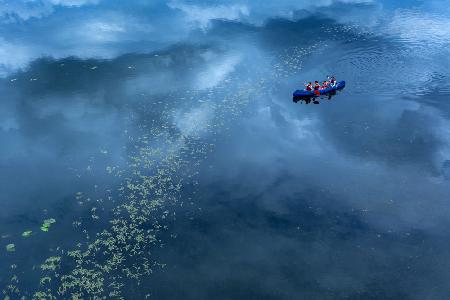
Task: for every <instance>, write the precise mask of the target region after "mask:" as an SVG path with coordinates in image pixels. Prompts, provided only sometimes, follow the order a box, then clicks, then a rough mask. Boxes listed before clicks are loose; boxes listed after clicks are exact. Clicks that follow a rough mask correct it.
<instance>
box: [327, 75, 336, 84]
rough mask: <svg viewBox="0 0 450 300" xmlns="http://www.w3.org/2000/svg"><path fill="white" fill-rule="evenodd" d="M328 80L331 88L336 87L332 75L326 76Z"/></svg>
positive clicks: (334, 78)
mask: <svg viewBox="0 0 450 300" xmlns="http://www.w3.org/2000/svg"><path fill="white" fill-rule="evenodd" d="M328 80H329V81H330V85H331V86H335V85H336V77H334V75H331V76H328Z"/></svg>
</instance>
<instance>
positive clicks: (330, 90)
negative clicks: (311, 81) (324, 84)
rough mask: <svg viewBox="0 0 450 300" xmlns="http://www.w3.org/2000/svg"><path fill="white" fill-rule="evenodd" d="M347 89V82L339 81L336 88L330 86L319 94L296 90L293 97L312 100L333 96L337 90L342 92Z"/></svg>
mask: <svg viewBox="0 0 450 300" xmlns="http://www.w3.org/2000/svg"><path fill="white" fill-rule="evenodd" d="M344 87H345V81H339V82H338V83H337V84H336V85H335V86H333V87H332V86H330V87H328V88H326V89H323V90H319V93H320V94H318V93H315V92H316V91H306V90H296V91H295V92H294V94H293V95H292V96H293V97H294V99H302V98H311V97H319V96H321V95H327V94H331V93H333V92H335V91H337V90H342V89H343V88H344Z"/></svg>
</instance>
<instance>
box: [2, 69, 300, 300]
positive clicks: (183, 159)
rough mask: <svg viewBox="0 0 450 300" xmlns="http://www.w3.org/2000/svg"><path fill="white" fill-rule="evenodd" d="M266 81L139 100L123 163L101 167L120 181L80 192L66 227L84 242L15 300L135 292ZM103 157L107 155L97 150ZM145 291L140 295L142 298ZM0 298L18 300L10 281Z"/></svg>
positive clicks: (48, 262)
mask: <svg viewBox="0 0 450 300" xmlns="http://www.w3.org/2000/svg"><path fill="white" fill-rule="evenodd" d="M293 63H299V64H300V62H297V61H295V62H293ZM280 68H285V66H284V65H280ZM280 72H281V71H280ZM280 74H281V73H280ZM268 81H270V80H264V79H262V78H258V79H257V80H256V81H252V80H250V79H249V80H247V81H241V79H240V78H236V79H234V78H227V79H225V80H224V81H223V83H221V84H220V85H218V86H216V87H214V88H210V89H206V90H186V91H183V93H184V97H179V96H177V95H172V94H170V93H168V94H166V95H164V98H162V96H161V99H159V98H158V97H157V96H155V97H154V98H150V99H144V100H145V101H142V103H141V104H140V105H141V106H140V108H139V109H138V111H137V112H134V113H133V114H132V115H130V120H129V121H130V124H131V126H130V130H128V129H126V130H124V134H126V135H127V138H128V141H129V143H128V145H127V155H128V156H127V164H126V165H125V166H122V167H119V166H114V165H111V166H105V168H104V170H105V174H107V175H109V176H114V178H115V179H116V178H117V179H118V180H117V181H119V182H120V183H119V184H118V187H117V188H115V189H114V191H112V192H111V191H110V192H107V193H106V195H101V196H100V197H99V199H96V198H94V197H90V195H89V196H88V193H85V191H83V192H77V193H76V194H75V195H74V204H76V207H77V208H79V209H80V210H82V211H83V215H82V216H80V217H79V218H75V219H74V220H73V221H72V222H71V224H72V226H71V228H73V229H74V230H76V231H77V233H79V234H80V235H81V238H80V235H77V239H74V241H73V246H70V247H66V248H64V249H63V248H60V247H58V248H57V249H56V250H51V251H52V253H51V255H50V254H49V256H48V257H47V258H46V259H45V260H44V262H43V263H42V264H40V268H36V269H37V270H39V272H40V274H39V275H40V277H39V281H38V282H37V283H36V288H35V289H33V291H30V292H26V293H22V294H21V295H20V296H24V295H26V296H27V297H26V298H27V299H28V298H32V299H109V298H117V299H123V298H124V297H125V296H124V293H125V292H124V290H126V289H127V288H129V287H127V285H128V284H129V283H130V282H133V286H135V285H140V284H141V282H142V280H143V278H146V277H147V276H149V275H151V274H153V273H154V272H155V271H156V270H157V269H159V268H162V267H164V264H163V263H162V262H159V261H158V259H157V258H156V257H154V254H153V253H154V252H155V249H157V248H160V247H163V246H164V243H165V241H164V239H165V236H171V237H176V234H167V235H164V232H166V231H167V230H169V229H170V221H171V220H174V219H175V218H176V214H175V210H174V207H175V206H176V205H182V204H183V203H184V199H181V192H182V189H183V188H184V187H185V186H195V185H197V184H198V179H197V176H198V175H199V174H198V169H199V166H200V164H201V162H202V161H204V160H205V159H206V158H207V156H208V154H209V153H210V152H211V151H213V149H214V147H215V142H216V140H217V139H218V136H219V135H220V134H222V133H223V132H224V131H226V130H227V129H228V128H229V126H230V124H231V123H232V121H233V119H234V118H236V117H238V116H240V115H241V114H242V111H243V108H244V107H245V106H246V105H247V104H248V102H249V101H250V100H251V99H252V98H254V97H257V96H256V95H257V94H258V93H259V91H262V90H265V85H266V82H268ZM165 98H168V99H169V100H168V99H165ZM186 99H188V100H189V101H187V100H186ZM136 128H137V129H136ZM131 129H133V130H131ZM130 132H133V133H130ZM97 151H98V150H97ZM111 151H113V150H111ZM100 154H102V155H103V156H104V155H109V154H110V151H107V150H105V149H101V150H100ZM191 202H192V201H191ZM55 222H56V220H55V219H47V220H44V222H43V224H42V225H41V227H40V229H41V230H42V231H44V232H47V231H49V228H50V227H51V225H52V224H54V223H55ZM92 224H95V226H91V225H92ZM26 232H28V231H26ZM24 234H25V232H24ZM29 234H31V231H30V233H29ZM23 236H24V235H23ZM27 236H29V235H27ZM24 237H25V236H24ZM147 292H148V291H142V293H143V296H144V295H145V296H147V295H149V294H148V293H147ZM3 293H4V295H5V296H7V297H12V298H20V296H19V292H18V289H16V283H14V282H12V281H11V284H9V285H8V287H7V288H5V289H4V290H3ZM30 295H31V296H30Z"/></svg>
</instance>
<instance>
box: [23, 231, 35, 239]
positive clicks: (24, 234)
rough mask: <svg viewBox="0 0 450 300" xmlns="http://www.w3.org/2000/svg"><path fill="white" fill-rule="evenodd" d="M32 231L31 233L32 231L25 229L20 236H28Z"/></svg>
mask: <svg viewBox="0 0 450 300" xmlns="http://www.w3.org/2000/svg"><path fill="white" fill-rule="evenodd" d="M32 233H33V231H31V230H27V231H24V232H23V233H22V236H23V237H24V238H27V237H30V236H31V234H32Z"/></svg>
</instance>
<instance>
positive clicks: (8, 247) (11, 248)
mask: <svg viewBox="0 0 450 300" xmlns="http://www.w3.org/2000/svg"><path fill="white" fill-rule="evenodd" d="M6 251H8V252H14V251H16V245H14V244H8V245H6Z"/></svg>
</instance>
